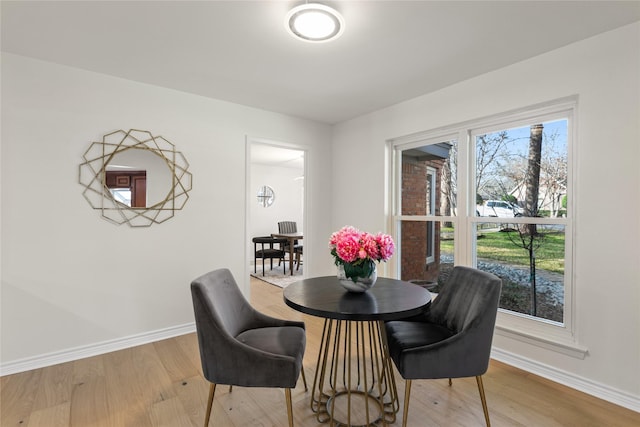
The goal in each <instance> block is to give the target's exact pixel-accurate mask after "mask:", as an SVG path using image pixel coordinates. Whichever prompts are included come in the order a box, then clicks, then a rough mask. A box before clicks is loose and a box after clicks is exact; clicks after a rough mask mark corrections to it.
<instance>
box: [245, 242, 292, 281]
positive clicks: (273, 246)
mask: <svg viewBox="0 0 640 427" xmlns="http://www.w3.org/2000/svg"><path fill="white" fill-rule="evenodd" d="M252 241H253V272H254V273H257V272H258V259H261V260H262V275H263V276H264V262H265V261H266V260H267V259H268V260H269V261H271V270H273V260H274V258H275V259H277V260H278V265H281V263H282V262H283V261H284V254H285V253H286V252H285V244H286V243H287V239H277V238H274V237H271V236H263V237H254V238H253V239H252ZM283 269H284V271H283V273H286V272H287V268H286V266H284V267H283Z"/></svg>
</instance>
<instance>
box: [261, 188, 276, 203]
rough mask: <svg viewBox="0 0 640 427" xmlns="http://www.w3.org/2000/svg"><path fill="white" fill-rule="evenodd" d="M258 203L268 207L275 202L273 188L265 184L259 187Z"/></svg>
mask: <svg viewBox="0 0 640 427" xmlns="http://www.w3.org/2000/svg"><path fill="white" fill-rule="evenodd" d="M257 197H258V204H259V205H260V206H262V207H263V208H268V207H269V206H271V205H272V204H273V201H274V200H275V198H276V195H275V193H274V192H273V188H271V187H269V186H268V185H263V186H262V187H260V188H259V189H258V196H257Z"/></svg>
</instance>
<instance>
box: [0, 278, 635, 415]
mask: <svg viewBox="0 0 640 427" xmlns="http://www.w3.org/2000/svg"><path fill="white" fill-rule="evenodd" d="M185 288H186V290H185V292H188V288H187V287H185ZM251 288H252V298H251V300H252V303H253V304H254V306H255V307H256V308H258V309H259V310H261V311H263V312H265V313H268V314H271V315H274V316H278V317H282V318H290V319H299V320H304V321H305V323H306V326H307V351H306V354H305V359H304V369H305V372H306V374H307V379H308V381H309V382H310V384H309V386H311V383H312V381H313V373H314V372H313V371H314V369H315V364H316V357H317V351H318V346H319V341H320V334H321V329H322V320H321V319H318V318H314V317H310V316H306V315H303V314H300V313H298V312H296V311H294V310H292V309H290V308H288V307H287V306H286V305H285V304H284V302H283V300H282V289H280V288H278V287H275V286H272V285H269V284H266V283H264V282H262V281H260V280H256V279H253V278H252V280H251ZM396 378H397V380H398V392H399V394H400V397H401V401H402V397H403V395H404V382H403V381H402V379H401V378H400V377H399V376H398V375H396ZM0 386H1V388H2V390H1V400H0V404H1V406H0V411H1V418H0V425H1V426H2V427H12V426H16V427H36V426H46V427H57V426H78V427H94V426H95V427H102V426H105V427H106V426H114V427H119V426H131V427H145V426H167V427H181V426H185V427H187V426H188V427H193V426H196V427H197V426H202V424H203V421H204V412H205V408H206V400H207V393H208V383H207V382H206V381H205V380H204V379H203V377H202V374H201V370H200V359H199V353H198V343H197V339H196V337H195V334H189V335H184V336H180V337H176V338H172V339H168V340H164V341H159V342H155V343H152V344H146V345H142V346H139V347H135V348H130V349H126V350H122V351H117V352H114V353H109V354H104V355H101V356H96V357H91V358H87V359H82V360H77V361H74V362H69V363H64V364H60V365H56V366H51V367H47V368H43V369H36V370H33V371H28V372H23V373H19V374H14V375H8V376H4V377H2V378H1V381H0ZM484 386H485V391H486V394H487V402H488V405H489V412H490V416H491V421H492V425H493V426H536V427H537V426H563V427H564V426H576V427H577V426H581V427H584V426H607V427H612V426H625V427H627V426H629V427H630V426H640V414H639V413H636V412H633V411H630V410H627V409H624V408H621V407H619V406H616V405H613V404H611V403H608V402H605V401H602V400H599V399H596V398H594V397H592V396H589V395H586V394H584V393H580V392H578V391H575V390H572V389H570V388H567V387H564V386H561V385H558V384H556V383H553V382H551V381H548V380H545V379H543V378H540V377H538V376H535V375H532V374H529V373H527V372H524V371H521V370H519V369H515V368H513V367H510V366H508V365H505V364H502V363H499V362H495V361H492V362H491V365H490V368H489V371H488V372H487V374H486V375H485V376H484ZM309 396H310V395H309V393H308V392H307V393H305V391H304V387H303V386H302V381H299V384H298V386H297V387H296V388H295V390H293V392H292V397H293V411H294V422H295V425H296V426H318V425H322V424H319V423H318V422H317V421H316V419H315V417H314V415H313V413H312V412H311V410H310V408H309ZM401 403H402V402H401ZM211 421H212V422H211V425H212V426H216V427H247V426H252V427H253V426H274V427H282V426H286V425H287V415H286V407H285V400H284V392H283V391H282V390H278V389H259V388H241V387H234V389H233V392H232V393H229V390H228V388H227V387H222V386H220V387H218V390H217V392H216V398H215V401H214V406H213V413H212V420H211ZM408 424H409V426H482V425H484V418H483V413H482V407H481V404H480V399H479V397H478V390H477V387H476V383H475V380H474V379H473V378H470V379H459V380H454V381H453V386H451V387H449V385H448V382H447V380H430V381H414V384H413V387H412V390H411V406H410V409H409V423H408ZM395 425H402V417H401V414H399V416H398V420H397V422H396V423H395Z"/></svg>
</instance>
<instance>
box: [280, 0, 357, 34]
mask: <svg viewBox="0 0 640 427" xmlns="http://www.w3.org/2000/svg"><path fill="white" fill-rule="evenodd" d="M284 24H285V26H286V28H287V31H289V33H290V34H291V35H293V36H294V37H296V38H298V39H301V40H304V41H307V42H313V43H321V42H328V41H330V40H334V39H336V38H338V37H340V36H341V35H342V33H343V31H344V19H343V18H342V15H340V14H339V13H338V11H337V10H335V9H333V8H331V7H329V6H325V5H323V4H319V3H305V4H303V5H300V6H296V7H294V8H293V9H291V10H290V11H289V13H287V16H286V18H285V22H284Z"/></svg>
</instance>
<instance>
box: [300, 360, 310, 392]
mask: <svg viewBox="0 0 640 427" xmlns="http://www.w3.org/2000/svg"><path fill="white" fill-rule="evenodd" d="M300 373H301V374H302V382H303V383H304V391H308V390H309V389H308V388H307V377H306V376H305V375H304V366H303V367H302V369H300Z"/></svg>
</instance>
